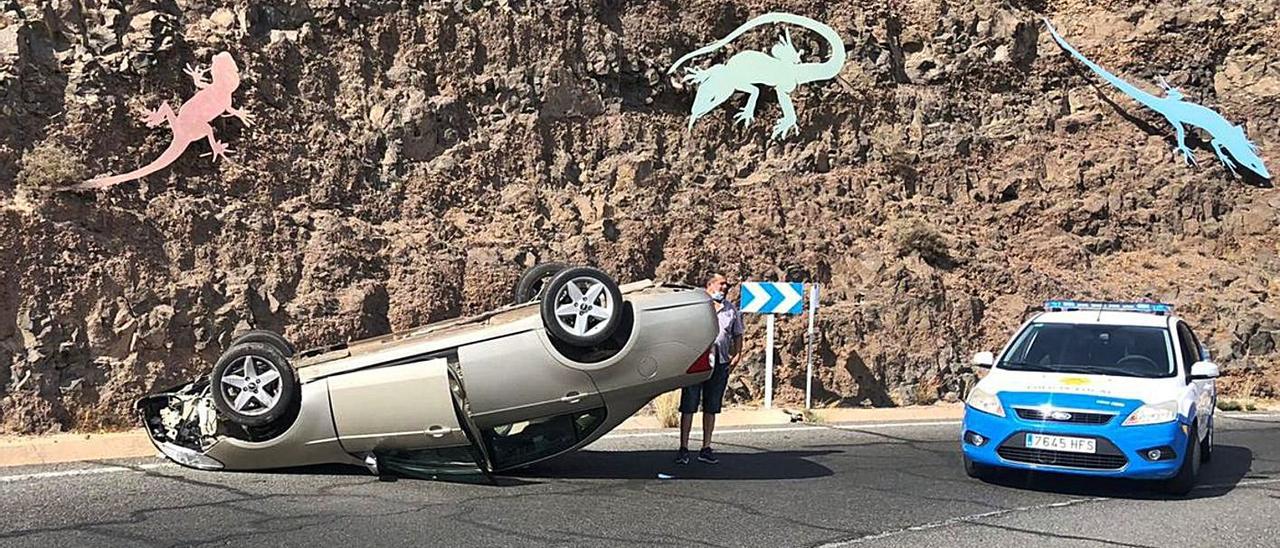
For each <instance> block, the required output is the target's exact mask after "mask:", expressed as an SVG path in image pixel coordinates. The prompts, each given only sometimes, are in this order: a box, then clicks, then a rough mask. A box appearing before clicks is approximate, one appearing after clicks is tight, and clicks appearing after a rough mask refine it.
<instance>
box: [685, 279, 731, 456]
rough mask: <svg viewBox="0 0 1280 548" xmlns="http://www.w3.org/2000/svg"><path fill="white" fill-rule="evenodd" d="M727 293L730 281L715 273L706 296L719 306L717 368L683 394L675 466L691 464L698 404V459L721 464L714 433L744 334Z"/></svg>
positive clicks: (715, 351) (715, 357) (713, 346)
mask: <svg viewBox="0 0 1280 548" xmlns="http://www.w3.org/2000/svg"><path fill="white" fill-rule="evenodd" d="M728 290H729V280H728V279H726V278H725V277H724V275H723V274H714V275H712V276H711V279H710V280H707V295H710V296H711V302H712V304H713V305H715V307H716V319H717V321H718V323H719V330H718V331H717V332H716V342H715V343H714V344H713V345H712V347H711V348H712V350H713V351H714V352H713V353H712V357H713V358H714V359H715V369H714V370H713V371H712V373H711V378H709V379H707V380H705V381H703V382H702V384H695V385H693V386H686V387H685V388H684V389H683V390H681V392H680V451H679V452H678V453H677V454H676V464H689V430H690V429H692V428H693V414H694V413H696V412H697V411H698V403H699V401H701V403H702V450H701V451H698V460H699V461H701V462H705V463H707V464H716V463H719V462H720V460H719V459H717V458H716V456H715V454H714V453H713V452H712V451H711V432H712V431H714V430H715V429H716V414H717V413H719V412H720V404H721V402H722V400H724V389H725V386H727V385H728V384H729V371H730V370H731V369H733V368H734V367H737V366H738V362H739V361H740V360H741V356H740V355H739V351H741V350H742V332H743V331H744V329H743V327H742V313H741V312H739V311H738V307H736V306H733V303H731V302H729V301H727V300H725V296H724V295H725V292H726V291H728Z"/></svg>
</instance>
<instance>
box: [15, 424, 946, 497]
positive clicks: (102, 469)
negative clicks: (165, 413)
mask: <svg viewBox="0 0 1280 548" xmlns="http://www.w3.org/2000/svg"><path fill="white" fill-rule="evenodd" d="M955 424H959V421H938V422H888V423H873V424H856V425H850V424H845V425H839V424H833V425H828V426H813V425H810V426H790V427H777V428H738V429H725V430H717V431H716V434H763V433H770V432H801V431H805V430H830V429H833V428H834V429H838V430H850V429H859V428H897V427H910V426H944V425H955ZM693 433H694V434H696V433H698V431H697V430H695V431H694V432H693ZM679 435H680V433H679V432H636V433H622V434H609V435H607V436H604V437H603V438H601V439H619V438H651V437H662V436H679ZM169 466H177V465H175V464H173V463H169V462H161V463H150V464H141V465H138V466H133V467H126V466H114V465H105V466H95V467H93V468H77V469H75V470H59V471H55V472H34V473H30V474H15V475H12V476H0V483H13V482H19V481H28V480H37V479H53V478H64V477H73V476H92V475H97V474H112V473H118V472H137V471H141V470H151V469H155V468H161V467H169Z"/></svg>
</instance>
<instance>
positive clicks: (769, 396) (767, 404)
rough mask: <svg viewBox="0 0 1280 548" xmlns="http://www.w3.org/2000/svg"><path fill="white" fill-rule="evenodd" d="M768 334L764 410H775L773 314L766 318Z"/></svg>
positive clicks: (765, 360)
mask: <svg viewBox="0 0 1280 548" xmlns="http://www.w3.org/2000/svg"><path fill="white" fill-rule="evenodd" d="M764 323H765V325H766V326H768V327H767V328H766V329H767V330H768V334H767V335H765V339H764V340H765V343H764V408H765V409H773V314H769V315H768V316H765V320H764Z"/></svg>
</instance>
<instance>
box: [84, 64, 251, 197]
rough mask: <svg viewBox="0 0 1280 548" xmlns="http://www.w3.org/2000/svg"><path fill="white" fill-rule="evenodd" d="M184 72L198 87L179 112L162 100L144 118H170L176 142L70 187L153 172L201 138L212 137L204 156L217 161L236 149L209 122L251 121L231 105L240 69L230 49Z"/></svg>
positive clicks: (155, 121) (150, 123)
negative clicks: (144, 160)
mask: <svg viewBox="0 0 1280 548" xmlns="http://www.w3.org/2000/svg"><path fill="white" fill-rule="evenodd" d="M183 72H185V73H186V74H187V75H188V76H191V80H192V82H194V83H195V86H196V89H197V90H199V91H197V92H196V94H195V95H194V96H193V97H191V99H189V100H187V102H185V103H183V104H182V106H181V107H178V113H177V114H176V115H175V114H174V113H173V109H171V108H169V104H168V103H163V104H161V105H160V108H158V109H156V110H155V111H154V112H149V113H147V114H146V116H143V118H142V121H143V122H145V123H146V124H147V127H156V126H158V125H160V124H162V123H164V122H168V123H169V127H170V129H172V130H173V142H171V143H169V146H168V147H167V148H165V149H164V152H163V153H161V154H160V157H159V158H156V159H155V161H153V162H151V163H149V164H147V165H145V166H143V167H140V168H138V169H135V170H133V171H130V172H128V173H124V174H121V175H112V176H110V177H100V178H97V179H91V180H88V181H85V182H83V183H80V184H78V185H74V186H71V187H69V188H68V190H99V189H104V188H108V187H111V186H114V185H117V184H120V183H123V182H125V181H132V180H134V179H137V178H140V177H144V176H146V175H150V174H152V173H155V172H157V171H160V170H161V169H164V168H166V167H168V166H169V164H172V163H173V162H175V161H177V159H178V157H179V156H182V153H183V152H184V151H186V150H187V147H188V146H191V143H194V142H196V141H199V140H200V139H205V138H207V139H209V148H210V149H212V152H209V153H206V154H201V155H200V156H201V157H205V156H209V155H212V156H213V159H214V160H215V161H216V160H218V159H220V158H226V155H227V154H228V153H231V152H233V151H232V150H231V149H230V148H227V145H226V143H221V142H218V139H217V138H215V137H214V136H213V127H212V126H210V125H209V122H211V121H213V120H214V119H215V118H218V117H219V116H235V117H236V118H239V119H240V121H241V122H242V123H244V125H246V126H247V125H249V120H250V116H249V113H248V112H245V111H243V110H238V109H236V108H233V107H232V106H231V94H232V93H233V92H235V90H236V88H237V87H239V86H240V71H239V68H238V67H236V62H235V60H234V59H232V58H231V54H230V53H227V52H225V51H224V52H221V53H218V54H217V55H214V56H213V64H211V65H210V66H209V68H207V69H200V68H193V67H192V66H191V65H187V68H186V70H184V71H183ZM206 73H212V74H213V78H212V81H205V79H204V75H205V74H206Z"/></svg>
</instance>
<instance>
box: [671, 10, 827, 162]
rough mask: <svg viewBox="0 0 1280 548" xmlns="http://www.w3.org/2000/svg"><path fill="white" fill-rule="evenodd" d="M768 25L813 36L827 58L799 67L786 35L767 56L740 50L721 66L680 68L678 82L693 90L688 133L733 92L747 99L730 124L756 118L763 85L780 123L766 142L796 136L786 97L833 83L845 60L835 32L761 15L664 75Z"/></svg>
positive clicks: (795, 18) (793, 18)
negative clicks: (773, 101)
mask: <svg viewBox="0 0 1280 548" xmlns="http://www.w3.org/2000/svg"><path fill="white" fill-rule="evenodd" d="M771 23H788V24H792V25H796V26H799V27H802V28H806V29H809V30H812V31H814V32H816V33H817V34H818V35H819V36H821V37H822V38H823V39H824V40H826V41H827V44H828V45H829V47H830V48H831V56H830V58H828V59H827V60H826V61H823V62H821V63H801V62H800V58H801V56H802V55H804V51H802V50H799V49H796V47H795V44H793V43H792V42H791V32H790V31H787V33H786V34H785V35H784V36H783V37H782V38H781V39H780V40H779V41H778V43H777V44H774V46H773V47H772V48H770V50H769V53H764V52H762V51H753V50H746V51H741V52H738V53H737V54H734V55H733V56H732V57H730V58H729V60H728V61H725V62H724V63H718V64H715V65H711V66H710V67H707V68H705V69H699V68H686V69H685V70H687V71H688V72H689V74H688V75H686V76H685V77H684V82H686V83H693V84H697V85H698V92H697V94H696V95H695V96H694V98H693V110H692V112H690V114H689V129H693V123H694V122H696V121H698V118H701V117H702V116H703V115H705V114H707V113H708V112H711V110H712V109H714V108H716V107H718V106H720V105H721V104H722V103H724V102H725V101H726V100H728V99H729V97H731V96H733V94H734V93H737V92H743V93H746V94H747V104H746V106H745V107H743V108H742V110H740V111H738V114H736V115H734V117H733V118H734V120H737V121H739V122H742V124H743V125H744V126H745V125H749V124H751V121H752V120H754V119H755V115H756V99H757V98H758V97H759V96H760V88H759V87H757V86H756V84H764V85H767V86H773V89H774V91H776V92H777V94H778V105H779V106H780V107H781V108H782V118H780V119H778V121H777V123H776V124H774V126H773V132H772V133H771V134H770V136H769V137H770V138H771V139H785V138H786V137H787V133H788V132H798V131H800V130H799V128H797V127H796V109H795V106H794V105H793V104H792V103H791V92H793V91H795V89H796V86H798V85H800V84H807V83H810V82H818V81H822V80H830V79H832V78H835V77H836V75H837V74H840V68H841V67H843V66H844V61H845V56H846V55H847V53H846V52H845V49H844V40H842V39H841V38H840V35H839V34H837V33H836V31H835V29H833V28H831V27H830V26H827V25H826V24H824V23H820V22H818V21H814V20H813V19H810V18H808V17H804V16H800V15H792V14H790V13H766V14H764V15H761V16H759V17H756V18H755V19H752V20H750V21H747V22H746V23H743V24H742V26H739V27H738V28H737V29H734V31H733V32H731V33H729V35H728V36H725V37H724V38H721V39H720V40H717V41H715V42H714V43H712V44H710V45H707V46H704V47H702V48H699V49H698V50H697V51H693V52H690V53H688V54H685V56H684V57H681V58H680V59H679V60H677V61H676V62H675V64H673V65H671V68H669V69H667V74H672V73H674V72H675V71H676V69H678V68H680V65H683V64H685V63H686V62H688V61H689V60H691V59H693V58H694V57H698V56H702V55H706V54H708V53H712V52H714V51H716V50H718V49H720V48H723V47H725V46H727V45H729V43H731V42H733V40H734V39H736V38H737V37H739V36H741V35H742V34H743V33H745V32H747V31H749V30H751V29H753V28H755V27H758V26H760V25H767V24H771Z"/></svg>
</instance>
